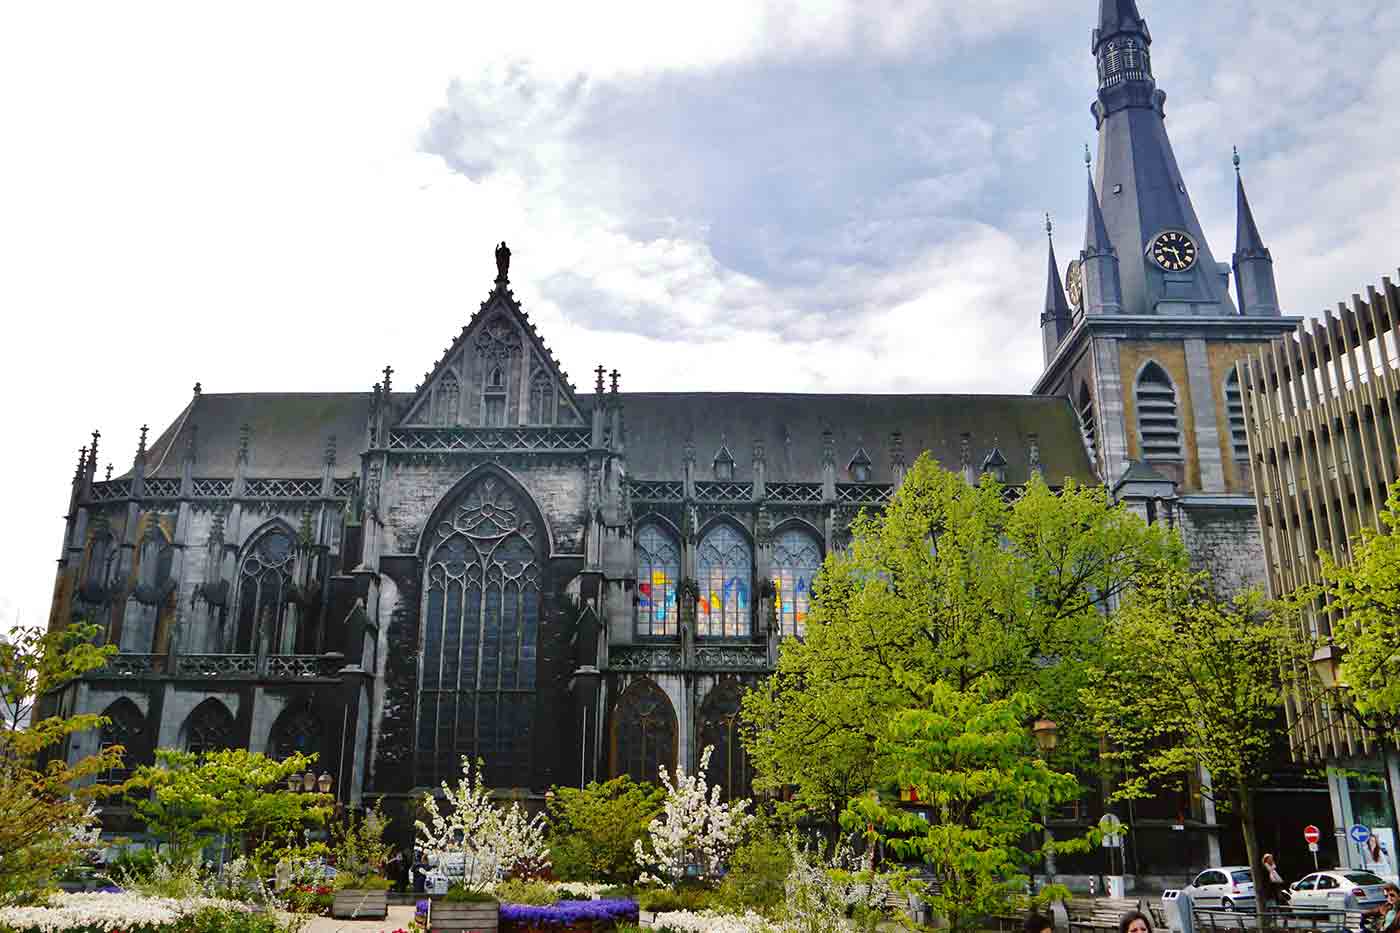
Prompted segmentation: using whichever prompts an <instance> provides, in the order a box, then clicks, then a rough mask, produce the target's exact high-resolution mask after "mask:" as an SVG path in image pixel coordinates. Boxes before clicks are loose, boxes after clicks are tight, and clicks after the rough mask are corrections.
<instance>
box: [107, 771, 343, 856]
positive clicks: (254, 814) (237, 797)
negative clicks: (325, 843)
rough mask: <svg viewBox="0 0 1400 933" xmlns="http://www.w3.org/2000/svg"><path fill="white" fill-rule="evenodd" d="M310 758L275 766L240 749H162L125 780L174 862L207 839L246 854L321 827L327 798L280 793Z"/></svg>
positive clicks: (194, 852) (328, 802)
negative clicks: (229, 843)
mask: <svg viewBox="0 0 1400 933" xmlns="http://www.w3.org/2000/svg"><path fill="white" fill-rule="evenodd" d="M315 760H316V758H315V756H314V755H302V754H299V753H298V754H293V755H291V756H289V757H287V758H285V759H283V760H281V761H277V760H274V759H272V758H268V757H267V756H266V755H260V754H258V753H256V752H250V751H248V750H246V749H228V750H224V751H214V752H206V753H204V754H202V755H197V754H194V753H192V752H185V751H177V750H175V749H170V748H162V749H158V750H157V751H156V763H155V764H154V765H145V766H143V767H141V768H139V769H137V772H136V774H135V775H134V776H133V777H132V780H131V787H132V802H133V804H134V805H135V808H136V812H137V813H138V814H139V815H140V816H141V818H142V819H143V820H144V821H145V823H146V827H147V829H148V830H149V831H150V832H151V833H152V834H153V835H155V836H157V837H159V838H161V839H162V840H164V842H166V843H167V844H168V845H169V846H170V851H171V857H172V859H173V860H175V861H182V860H188V859H192V858H194V857H195V856H196V855H197V854H198V852H199V850H200V849H201V848H202V847H203V845H204V843H205V841H206V840H207V839H208V837H210V836H222V837H223V838H225V839H228V840H235V841H238V842H239V843H241V844H242V845H243V847H244V848H246V849H248V850H253V849H256V848H257V847H258V846H260V845H262V844H263V843H264V842H266V841H268V840H270V839H278V838H281V837H285V836H286V835H287V834H288V833H293V834H295V833H297V832H298V831H299V830H300V829H302V828H303V827H306V826H315V825H320V824H322V823H323V822H324V821H325V818H326V815H327V814H328V813H329V812H330V807H331V804H332V798H331V797H330V796H329V795H327V794H317V793H302V792H301V791H290V790H287V787H286V782H287V778H288V777H290V776H291V775H293V774H296V773H299V772H303V771H305V770H306V769H307V768H309V767H311V765H312V764H313V763H314V762H315Z"/></svg>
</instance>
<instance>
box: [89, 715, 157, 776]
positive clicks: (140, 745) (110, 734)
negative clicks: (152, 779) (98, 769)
mask: <svg viewBox="0 0 1400 933" xmlns="http://www.w3.org/2000/svg"><path fill="white" fill-rule="evenodd" d="M102 715H103V716H104V717H106V718H107V724H106V725H105V726H103V727H102V733H101V737H100V743H99V744H100V747H101V748H102V749H108V748H111V747H112V746H114V745H120V746H121V747H122V748H123V749H125V750H126V751H125V754H123V755H122V760H121V762H120V763H119V764H118V765H117V766H116V767H113V768H108V769H107V770H106V771H103V772H102V773H101V774H99V775H98V777H97V779H98V780H99V781H100V782H102V783H103V784H120V783H122V782H123V781H125V780H126V779H127V778H129V777H130V776H131V773H132V772H133V771H134V770H136V768H137V767H139V766H140V765H143V764H149V761H148V759H149V757H150V756H149V755H147V754H146V746H147V742H146V717H145V715H144V714H143V713H142V712H141V710H140V709H139V708H138V707H137V706H136V704H135V703H133V702H131V701H130V700H128V699H127V698H126V697H122V698H121V699H120V700H117V701H116V702H115V703H113V704H112V705H110V706H108V707H107V708H106V709H105V710H103V712H102Z"/></svg>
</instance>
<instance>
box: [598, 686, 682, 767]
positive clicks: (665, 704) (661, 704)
mask: <svg viewBox="0 0 1400 933" xmlns="http://www.w3.org/2000/svg"><path fill="white" fill-rule="evenodd" d="M663 765H665V766H666V768H668V769H670V770H671V771H673V772H674V771H675V767H676V711H675V709H674V708H673V707H672V706H671V701H670V699H668V698H667V696H666V694H665V693H663V692H662V690H661V688H660V687H658V686H657V685H656V684H655V683H654V682H653V681H650V680H645V679H644V680H639V681H637V682H636V683H634V684H632V686H630V687H628V688H627V690H626V691H625V692H624V693H623V694H622V696H621V698H619V699H618V701H617V708H616V709H615V710H614V711H613V727H612V773H613V776H614V777H617V776H620V775H623V774H626V775H628V776H629V777H631V778H632V780H634V781H646V782H647V783H650V784H657V783H660V782H659V780H658V777H657V772H658V771H659V769H660V768H661V766H663Z"/></svg>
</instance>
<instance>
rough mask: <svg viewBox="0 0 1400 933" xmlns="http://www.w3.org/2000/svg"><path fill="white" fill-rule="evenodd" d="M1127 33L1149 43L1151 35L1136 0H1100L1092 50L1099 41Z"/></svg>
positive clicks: (1096, 47)
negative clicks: (1097, 26) (1097, 24)
mask: <svg viewBox="0 0 1400 933" xmlns="http://www.w3.org/2000/svg"><path fill="white" fill-rule="evenodd" d="M1124 33H1127V34H1129V35H1136V36H1141V37H1142V38H1144V39H1146V40H1147V41H1148V42H1149V43H1150V42H1151V41H1152V36H1151V34H1150V33H1148V31H1147V21H1146V20H1145V19H1143V18H1142V14H1141V13H1139V12H1138V7H1137V2H1136V0H1100V2H1099V28H1098V29H1096V30H1094V51H1095V52H1097V51H1098V50H1099V45H1100V44H1101V43H1104V42H1107V41H1108V40H1110V39H1112V38H1114V37H1115V36H1118V35H1120V34H1124Z"/></svg>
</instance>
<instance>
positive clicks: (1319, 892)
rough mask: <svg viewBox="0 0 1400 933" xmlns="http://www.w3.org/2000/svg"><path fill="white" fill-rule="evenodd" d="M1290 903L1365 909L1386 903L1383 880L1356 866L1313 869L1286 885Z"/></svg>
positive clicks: (1298, 905) (1295, 905)
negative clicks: (1347, 868)
mask: <svg viewBox="0 0 1400 933" xmlns="http://www.w3.org/2000/svg"><path fill="white" fill-rule="evenodd" d="M1288 891H1289V898H1288V904H1289V906H1290V907H1313V908H1330V909H1332V910H1357V909H1361V910H1366V909H1368V908H1371V907H1376V906H1378V905H1380V904H1383V903H1385V881H1384V880H1383V879H1381V878H1379V877H1377V876H1376V875H1373V874H1371V873H1370V872H1369V871H1359V870H1357V869H1351V870H1345V869H1344V870H1340V871H1315V872H1313V873H1312V874H1311V875H1307V876H1306V877H1304V878H1303V880H1302V881H1295V882H1293V884H1291V885H1289V886H1288Z"/></svg>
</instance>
